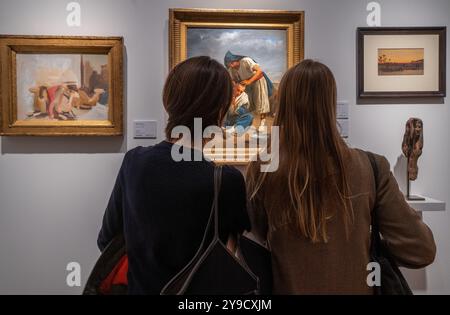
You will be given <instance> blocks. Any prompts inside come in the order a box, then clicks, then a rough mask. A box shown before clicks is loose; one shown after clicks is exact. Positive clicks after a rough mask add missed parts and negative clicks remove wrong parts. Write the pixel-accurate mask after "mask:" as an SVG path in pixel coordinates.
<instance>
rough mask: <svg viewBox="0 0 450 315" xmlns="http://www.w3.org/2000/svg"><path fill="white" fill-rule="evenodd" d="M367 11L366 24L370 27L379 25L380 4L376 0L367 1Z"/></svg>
mask: <svg viewBox="0 0 450 315" xmlns="http://www.w3.org/2000/svg"><path fill="white" fill-rule="evenodd" d="M367 11H370V13H369V15H368V16H367V25H368V26H370V27H373V26H381V5H380V4H379V3H378V2H376V1H373V2H369V3H368V4H367Z"/></svg>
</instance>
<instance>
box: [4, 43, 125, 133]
mask: <svg viewBox="0 0 450 315" xmlns="http://www.w3.org/2000/svg"><path fill="white" fill-rule="evenodd" d="M123 49H124V45H123V38H122V37H80V36H11V35H0V66H1V67H0V135H2V136H121V135H123ZM83 56H84V58H85V59H83ZM56 59H57V60H56ZM55 60H56V61H55ZM73 60H77V62H75V61H73ZM86 60H87V61H86ZM30 65H31V66H30ZM77 68H78V69H77ZM100 68H101V73H100V70H99V69H100ZM43 69H44V70H43ZM73 69H75V70H73ZM88 70H89V71H90V72H89V73H90V76H89V78H86V76H85V77H83V74H84V73H85V72H87V71H88ZM37 73H38V74H37ZM43 73H45V75H44V74H43ZM63 74H64V75H65V77H66V78H67V77H69V74H70V75H71V80H72V81H70V82H71V83H70V84H72V85H70V86H69V85H68V83H67V82H68V81H67V82H65V83H64V84H63V83H61V81H62V77H63ZM94 75H95V76H96V77H95V78H93V76H94ZM37 77H39V78H40V79H39V80H38V79H37ZM80 77H81V78H80ZM94 79H96V81H95V80H94ZM58 80H59V81H58ZM89 80H94V81H90V82H95V83H96V84H98V85H99V86H100V84H102V86H103V88H102V89H100V88H96V87H97V86H94V85H93V84H94V83H93V84H89ZM44 81H46V83H42V82H44ZM50 81H51V82H52V83H51V84H53V86H52V87H50V85H51V84H50V83H48V82H50ZM26 82H27V83H28V85H26ZM31 82H33V84H34V85H35V87H30V86H31V85H32V84H31ZM35 82H39V83H35ZM85 82H87V84H86V85H91V86H87V87H83V86H84V85H85ZM99 82H100V83H99ZM18 87H21V90H20V91H18ZM51 88H53V90H52V91H56V92H55V95H57V97H58V100H66V99H70V103H68V102H69V101H65V103H64V105H66V106H65V107H64V108H68V107H69V105H70V107H69V109H65V110H66V111H64V110H61V111H60V112H58V109H59V108H60V107H58V106H59V105H61V104H59V103H58V104H57V105H58V106H56V107H55V106H52V105H53V103H52V104H49V103H50V101H51V99H52V98H51V97H50V95H51V93H50V89H51ZM94 88H95V89H94ZM33 89H34V90H33ZM89 90H90V91H89ZM37 91H38V92H37ZM94 91H95V92H94ZM32 92H33V93H34V94H33V95H34V96H32V95H31V93H32ZM27 93H30V95H28V94H27ZM83 97H84V99H83ZM54 98H55V99H56V97H54ZM80 99H81V101H80ZM100 99H102V101H100ZM82 101H85V103H83V102H82ZM30 102H32V103H33V105H30ZM99 102H103V103H102V104H100V103H99ZM61 103H62V101H61ZM67 104H69V105H67ZM72 104H75V105H78V106H75V107H73V108H72ZM39 105H40V106H41V107H39ZM36 107H37V109H36ZM39 108H40V109H39ZM49 108H52V109H51V110H50V109H49ZM55 108H56V109H55ZM61 108H62V105H61ZM75 111H76V112H77V114H75V113H74V112H75ZM79 113H82V114H83V115H78V114H79ZM88 114H89V115H88ZM55 115H56V118H55ZM88 117H89V118H88Z"/></svg>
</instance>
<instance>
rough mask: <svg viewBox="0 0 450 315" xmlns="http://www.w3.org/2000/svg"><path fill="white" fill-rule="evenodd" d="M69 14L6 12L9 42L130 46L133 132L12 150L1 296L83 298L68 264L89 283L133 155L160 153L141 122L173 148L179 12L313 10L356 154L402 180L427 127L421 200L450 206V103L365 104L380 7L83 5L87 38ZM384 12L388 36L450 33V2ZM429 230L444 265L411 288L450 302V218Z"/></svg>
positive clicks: (311, 25)
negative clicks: (41, 39)
mask: <svg viewBox="0 0 450 315" xmlns="http://www.w3.org/2000/svg"><path fill="white" fill-rule="evenodd" d="M68 2H69V1H61V0H40V1H26V0H1V2H0V34H29V35H38V34H47V35H98V36H106V35H118V36H124V37H125V46H126V60H127V62H126V69H125V70H126V87H127V91H126V94H125V96H126V100H125V107H126V120H127V125H128V128H127V129H128V132H127V134H126V136H125V137H124V138H24V137H21V138H6V137H3V138H0V294H12V293H16V294H17V293H19V294H20V293H23V294H31V293H37V294H49V293H56V294H78V293H80V292H81V288H69V287H67V286H66V284H65V277H66V271H65V267H66V264H67V263H68V262H70V261H77V262H79V263H81V267H82V275H83V279H86V277H87V276H88V273H89V271H90V269H91V268H92V266H93V264H94V262H95V260H96V258H97V257H98V254H99V252H98V250H97V248H96V237H97V232H98V229H99V226H100V223H101V218H102V215H103V211H104V208H105V205H106V202H107V200H108V198H109V194H110V191H111V188H112V185H113V181H114V179H115V176H116V173H117V171H118V168H119V166H120V163H121V160H122V157H123V154H124V152H126V150H129V149H131V148H133V147H135V146H137V145H144V146H147V145H152V144H155V143H156V142H157V141H141V140H139V141H138V140H134V139H133V138H132V135H131V134H132V131H131V126H132V121H133V120H134V119H156V120H158V121H159V140H161V139H162V136H163V132H162V130H163V124H164V111H163V109H162V105H161V100H160V99H161V90H162V86H163V82H164V78H165V76H166V74H167V69H168V66H167V63H168V58H167V54H168V42H167V38H168V35H167V33H168V21H167V20H168V19H167V16H168V8H170V7H192V8H195V7H197V8H201V7H215V8H241V9H280V10H304V11H305V14H306V34H305V53H306V57H309V58H315V59H318V60H320V61H322V62H324V63H326V64H327V65H329V66H330V67H331V69H332V70H333V71H334V73H335V76H336V79H337V82H338V88H339V99H341V100H348V101H349V102H350V104H351V109H350V115H351V130H350V142H351V143H352V144H353V145H354V146H359V147H361V148H364V149H369V150H372V151H375V152H378V153H381V154H384V155H386V156H387V157H388V159H389V161H390V162H391V164H392V167H393V168H394V166H395V164H396V163H397V158H398V157H399V156H400V154H401V150H400V144H401V140H402V135H403V129H404V123H405V122H406V120H407V118H409V117H412V116H417V117H420V118H422V119H423V121H424V130H425V148H424V154H423V156H422V158H421V159H420V162H419V166H420V175H419V179H418V180H417V182H416V183H414V185H413V190H414V192H415V193H423V194H425V195H427V196H431V197H434V198H437V199H441V200H445V201H446V202H447V203H448V202H449V201H450V198H449V196H450V182H449V180H450V169H449V166H448V161H449V160H450V141H448V140H447V139H448V135H449V132H450V130H449V124H448V120H449V118H450V112H449V105H450V104H449V101H448V98H447V99H445V103H443V104H423V101H420V100H418V101H417V102H416V103H417V104H409V105H405V104H391V105H356V104H355V102H356V96H355V95H356V61H355V51H356V47H355V39H356V28H357V27H358V26H365V21H366V15H367V13H366V11H365V7H366V4H367V2H369V1H362V0H272V1H262V0H247V1H236V0H227V1H224V0H217V1H209V0H188V1H181V0H177V1H175V0H170V1H160V0H151V1H148V0H121V1H120V0H113V1H111V0H109V1H108V0H96V1H92V0H90V1H87V0H80V1H79V2H80V3H81V5H82V26H81V27H80V28H69V27H68V26H67V25H66V22H65V19H66V14H65V6H66V4H67V3H68ZM380 3H381V5H382V9H383V11H382V23H383V26H442V25H449V24H450V16H449V14H448V13H449V12H450V1H448V0H427V1H425V0H423V1H421V0H408V1H407V0H395V1H392V0H390V1H388V0H380ZM447 60H449V58H448V55H447ZM447 72H449V69H448V68H447ZM449 73H450V72H449ZM447 89H448V85H447ZM448 90H449V92H450V89H448ZM424 220H425V221H426V222H427V223H428V224H429V225H430V226H431V228H432V230H433V232H434V235H435V238H436V241H437V244H438V255H437V259H436V262H435V263H434V264H433V265H432V266H431V267H429V268H427V269H426V271H415V272H412V273H408V277H409V278H410V279H411V280H410V281H411V283H412V284H413V286H414V287H415V289H416V290H417V292H423V293H446V294H450V269H449V268H448V262H449V261H450V243H449V242H448V240H449V239H450V231H449V230H448V226H449V223H450V212H449V211H447V212H440V213H427V214H425V215H424Z"/></svg>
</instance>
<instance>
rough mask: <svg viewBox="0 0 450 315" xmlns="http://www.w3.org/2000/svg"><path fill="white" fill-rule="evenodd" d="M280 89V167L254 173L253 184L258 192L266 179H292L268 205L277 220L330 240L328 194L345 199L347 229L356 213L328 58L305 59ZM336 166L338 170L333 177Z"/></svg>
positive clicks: (273, 221) (307, 234)
mask: <svg viewBox="0 0 450 315" xmlns="http://www.w3.org/2000/svg"><path fill="white" fill-rule="evenodd" d="M278 93H279V94H278V95H279V96H278V97H279V99H278V100H279V102H278V110H277V114H276V117H275V122H274V125H277V126H279V127H280V165H279V168H278V172H276V173H275V174H273V175H267V176H265V175H261V174H260V175H256V176H250V178H249V182H250V185H251V187H249V190H250V193H251V194H252V195H251V196H255V195H256V191H257V190H259V189H260V188H261V187H263V186H264V184H265V182H267V181H266V179H268V178H270V177H272V178H275V179H277V181H280V180H282V181H286V179H287V181H288V189H287V190H283V189H281V188H280V189H279V190H278V193H276V192H275V191H272V196H271V197H270V198H273V199H274V200H275V202H274V201H271V204H272V207H269V208H270V209H267V211H269V212H270V214H269V220H270V221H271V226H272V227H276V226H280V225H286V224H292V223H294V224H295V225H296V226H297V228H298V230H299V231H300V233H301V234H302V235H303V236H305V237H306V238H309V239H311V240H312V241H313V242H317V241H327V240H328V238H327V233H326V221H327V220H328V219H329V218H330V217H331V213H330V211H327V210H326V209H325V208H326V206H325V204H324V198H329V197H332V196H333V195H335V197H337V198H334V200H340V201H342V205H343V207H341V208H342V209H343V213H342V214H343V216H342V217H343V219H344V222H343V223H344V225H345V226H346V229H347V227H348V223H349V221H350V220H351V217H352V209H351V203H350V202H349V198H348V197H349V185H348V181H347V178H346V173H345V165H344V157H343V155H344V152H345V150H346V148H347V147H346V145H345V143H344V142H343V141H342V139H341V137H340V135H339V131H338V129H337V126H336V83H335V80H334V76H333V74H332V72H331V71H330V69H329V68H328V67H327V66H325V65H324V64H322V63H320V62H316V61H312V60H304V61H302V62H301V63H299V64H297V65H296V66H294V67H292V68H291V69H289V70H288V71H287V72H286V74H285V75H284V76H283V78H282V80H281V83H280V86H279V91H278ZM334 169H337V170H338V172H337V174H338V175H337V176H336V177H335V178H332V179H330V178H329V175H330V174H331V173H333V172H332V170H334ZM250 175H251V174H250ZM330 187H331V188H332V189H330ZM275 190H277V189H275ZM265 191H267V190H265ZM286 200H287V205H286ZM336 208H339V207H338V205H336ZM347 230H348V229H347Z"/></svg>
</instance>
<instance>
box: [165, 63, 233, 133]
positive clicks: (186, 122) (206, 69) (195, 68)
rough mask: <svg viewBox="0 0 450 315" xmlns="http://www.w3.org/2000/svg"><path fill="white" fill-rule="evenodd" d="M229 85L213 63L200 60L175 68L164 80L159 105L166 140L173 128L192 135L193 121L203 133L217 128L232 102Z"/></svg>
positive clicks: (229, 82) (230, 82) (218, 64)
mask: <svg viewBox="0 0 450 315" xmlns="http://www.w3.org/2000/svg"><path fill="white" fill-rule="evenodd" d="M232 93H233V85H232V81H231V78H230V75H229V73H228V71H227V70H226V69H225V68H224V67H223V66H222V65H221V64H220V63H219V62H217V61H216V60H214V59H211V58H210V57H206V56H200V57H194V58H190V59H187V60H185V61H183V62H181V63H179V64H178V65H177V66H175V67H174V68H173V69H172V71H171V72H170V73H169V76H168V77H167V80H166V83H165V85H164V91H163V104H164V107H165V109H166V111H167V113H168V114H169V119H168V122H167V127H166V138H167V139H171V138H172V137H171V133H172V130H173V128H175V127H176V126H186V127H188V128H189V129H190V130H191V134H193V131H194V118H202V125H203V129H204V128H206V127H208V126H210V125H220V124H221V122H222V120H223V118H224V117H225V114H226V113H227V110H228V108H229V106H230V104H231V101H232Z"/></svg>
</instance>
